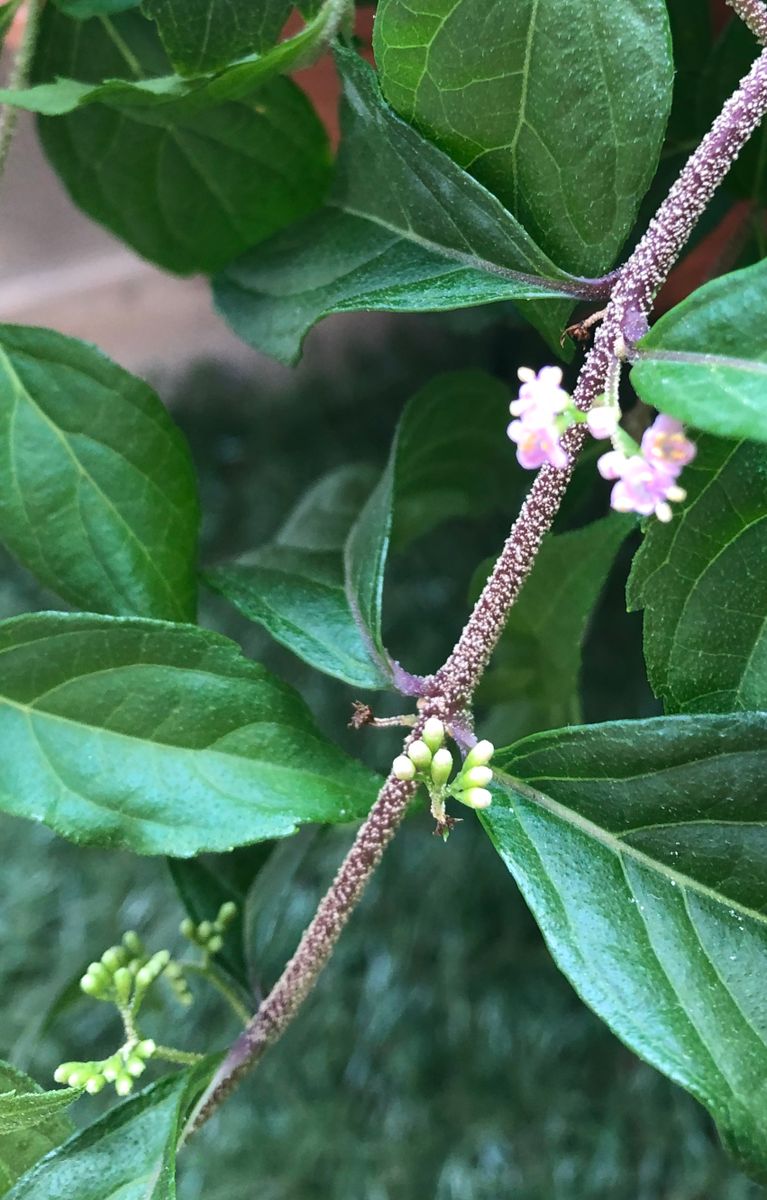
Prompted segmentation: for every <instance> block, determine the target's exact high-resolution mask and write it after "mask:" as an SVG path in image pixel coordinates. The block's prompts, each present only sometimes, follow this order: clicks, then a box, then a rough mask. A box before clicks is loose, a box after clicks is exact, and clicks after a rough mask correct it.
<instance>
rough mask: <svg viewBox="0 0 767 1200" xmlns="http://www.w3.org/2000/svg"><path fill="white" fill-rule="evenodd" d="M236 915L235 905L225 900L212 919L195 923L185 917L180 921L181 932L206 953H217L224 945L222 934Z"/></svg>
mask: <svg viewBox="0 0 767 1200" xmlns="http://www.w3.org/2000/svg"><path fill="white" fill-rule="evenodd" d="M236 916H237V905H236V904H234V903H233V902H232V901H231V900H227V901H226V903H224V904H222V905H221V907H220V909H219V910H218V916H217V917H216V919H215V920H214V921H200V923H199V925H195V923H194V921H193V920H192V919H191V918H190V917H186V918H185V919H184V920H183V921H182V922H181V926H180V930H181V934H182V936H183V937H185V938H188V939H189V941H190V942H193V943H194V944H195V946H199V947H200V949H201V950H204V951H205V953H206V954H218V952H219V950H221V949H222V947H223V945H224V934H225V933H226V931H227V929H228V928H229V926H230V925H231V923H232V921H233V920H234V918H235V917H236Z"/></svg>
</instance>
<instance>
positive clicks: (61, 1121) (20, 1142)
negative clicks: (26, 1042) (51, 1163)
mask: <svg viewBox="0 0 767 1200" xmlns="http://www.w3.org/2000/svg"><path fill="white" fill-rule="evenodd" d="M79 1094H80V1093H79V1091H78V1090H77V1089H75V1088H60V1089H59V1090H58V1091H53V1092H44V1091H43V1090H42V1088H41V1087H40V1085H39V1084H37V1083H35V1081H34V1079H30V1077H29V1075H26V1074H25V1073H24V1072H23V1071H20V1070H19V1069H18V1068H17V1067H13V1066H11V1064H10V1063H7V1062H2V1061H0V1196H4V1195H5V1194H6V1192H7V1190H8V1188H9V1187H11V1186H12V1185H13V1184H14V1183H15V1182H16V1180H17V1179H18V1178H19V1176H20V1175H23V1174H24V1172H25V1171H28V1170H29V1168H30V1167H32V1166H34V1164H35V1163H36V1162H37V1161H38V1159H40V1158H42V1157H43V1156H44V1155H46V1154H48V1153H49V1151H51V1150H52V1149H53V1148H54V1147H55V1146H58V1145H59V1144H60V1143H61V1142H63V1141H65V1140H66V1138H68V1137H69V1136H70V1134H71V1133H72V1132H73V1130H74V1126H73V1125H72V1122H71V1121H70V1119H69V1117H67V1116H66V1115H65V1114H64V1109H65V1108H67V1107H68V1106H69V1105H70V1104H71V1103H72V1101H73V1100H74V1099H75V1098H76V1097H77V1096H78V1095H79Z"/></svg>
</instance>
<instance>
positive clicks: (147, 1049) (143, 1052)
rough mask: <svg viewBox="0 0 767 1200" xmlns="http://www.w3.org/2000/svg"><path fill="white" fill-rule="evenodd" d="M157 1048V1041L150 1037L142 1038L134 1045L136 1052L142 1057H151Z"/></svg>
mask: <svg viewBox="0 0 767 1200" xmlns="http://www.w3.org/2000/svg"><path fill="white" fill-rule="evenodd" d="M156 1049H157V1043H156V1042H155V1041H153V1039H152V1038H144V1040H143V1042H139V1043H138V1045H137V1046H136V1054H139V1055H140V1056H141V1057H142V1058H151V1057H152V1055H153V1054H154V1052H155V1050H156Z"/></svg>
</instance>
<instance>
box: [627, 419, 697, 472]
mask: <svg viewBox="0 0 767 1200" xmlns="http://www.w3.org/2000/svg"><path fill="white" fill-rule="evenodd" d="M641 449H642V456H643V458H645V459H647V461H648V462H650V463H652V464H653V465H654V466H656V467H659V468H660V469H661V470H663V471H665V472H666V473H667V474H670V475H673V476H674V478H676V477H677V475H679V474H680V473H681V471H682V468H683V467H686V466H687V464H688V463H691V462H692V460H693V459H694V458H695V455H696V453H697V450H696V448H695V446H694V444H693V443H692V442H691V441H690V440H689V438H686V437H685V435H684V426H683V425H682V422H681V421H677V420H675V418H674V417H667V416H666V415H665V414H664V413H661V414H660V415H659V416H657V417H656V418H655V420H654V421H653V423H652V425H651V426H650V428H649V429H646V430H645V433H644V436H643V437H642V447H641Z"/></svg>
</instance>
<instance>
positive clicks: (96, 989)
mask: <svg viewBox="0 0 767 1200" xmlns="http://www.w3.org/2000/svg"><path fill="white" fill-rule="evenodd" d="M80 991H81V992H85V994H86V996H94V997H98V996H100V995H101V994H102V992H103V991H104V987H103V985H102V983H101V981H100V980H98V979H96V978H95V976H93V975H91V974H90V972H88V973H87V974H85V975H83V977H82V979H81V980H80Z"/></svg>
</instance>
